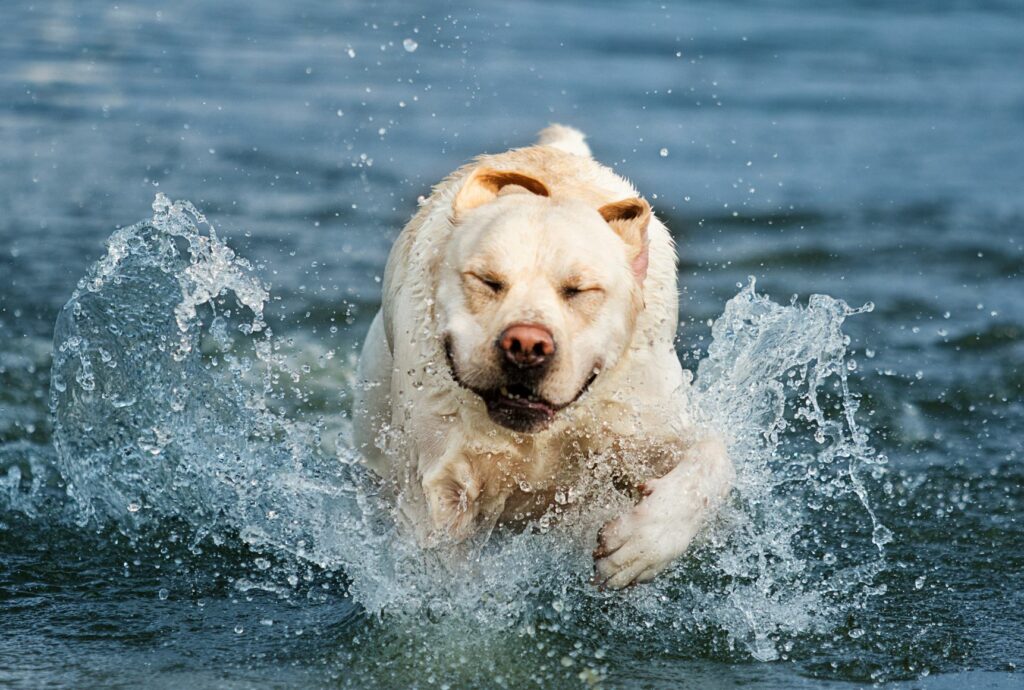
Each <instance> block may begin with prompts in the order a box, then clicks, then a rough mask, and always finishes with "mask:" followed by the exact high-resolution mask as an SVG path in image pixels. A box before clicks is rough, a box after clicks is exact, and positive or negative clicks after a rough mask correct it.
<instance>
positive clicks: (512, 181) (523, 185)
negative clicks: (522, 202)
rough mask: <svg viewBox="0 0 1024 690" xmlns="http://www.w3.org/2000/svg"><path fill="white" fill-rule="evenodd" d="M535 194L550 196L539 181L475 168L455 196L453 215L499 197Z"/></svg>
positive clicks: (519, 174)
mask: <svg viewBox="0 0 1024 690" xmlns="http://www.w3.org/2000/svg"><path fill="white" fill-rule="evenodd" d="M505 194H536V195H537V196H550V193H549V192H548V188H547V187H546V186H545V185H544V183H543V182H541V181H540V180H538V179H536V178H533V177H530V176H529V175H524V174H523V173H518V172H513V171H511V170H495V169H493V168H477V169H476V170H474V171H473V172H471V173H470V174H469V177H467V178H466V181H465V182H463V183H462V188H461V189H459V193H458V194H456V195H455V202H454V203H453V204H452V211H453V212H454V213H453V215H454V216H455V217H456V218H458V217H459V215H460V214H462V213H465V212H466V211H470V210H472V209H474V208H476V207H477V206H483V205H484V204H486V203H489V202H491V201H494V200H495V199H496V198H497V197H498V196H499V195H501V196H504V195H505Z"/></svg>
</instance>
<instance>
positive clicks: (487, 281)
mask: <svg viewBox="0 0 1024 690" xmlns="http://www.w3.org/2000/svg"><path fill="white" fill-rule="evenodd" d="M463 276H464V277H465V278H467V279H469V280H471V281H473V282H475V283H476V284H478V285H482V286H483V287H486V288H488V289H489V290H490V291H491V292H493V293H494V294H498V293H500V292H502V291H504V289H505V283H504V282H503V281H502V280H501V279H500V278H498V277H496V276H493V275H487V274H484V275H481V274H479V273H473V272H472V271H469V272H467V273H463Z"/></svg>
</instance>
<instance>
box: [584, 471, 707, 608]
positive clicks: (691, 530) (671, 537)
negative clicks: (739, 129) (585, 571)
mask: <svg viewBox="0 0 1024 690" xmlns="http://www.w3.org/2000/svg"><path fill="white" fill-rule="evenodd" d="M641 492H642V493H643V494H644V495H645V498H644V499H643V500H642V501H640V503H639V504H638V505H637V506H636V507H634V508H633V509H632V510H630V511H628V512H626V513H624V514H623V515H620V516H619V517H618V518H616V519H614V520H611V521H609V522H608V523H606V524H605V525H604V527H602V528H601V530H600V531H599V532H598V535H597V548H596V549H594V553H593V556H594V579H593V582H594V584H596V585H597V586H598V587H601V588H608V589H622V588H624V587H628V586H630V585H635V584H639V583H642V582H649V581H650V580H653V579H654V578H655V576H657V575H658V573H660V572H661V571H662V570H664V569H665V568H667V567H668V566H669V564H671V563H672V561H674V560H675V559H676V558H678V557H679V556H681V555H682V554H683V553H684V552H685V551H686V548H687V547H688V546H689V545H690V541H691V540H692V539H693V536H694V534H696V532H697V527H698V517H699V510H693V509H692V508H691V507H690V506H688V505H686V499H685V498H682V500H681V501H680V500H678V499H679V498H680V497H679V496H674V495H673V492H671V491H669V490H668V489H667V487H658V485H657V480H656V481H652V482H647V484H646V485H643V486H642V487H641ZM672 499H677V500H676V501H673V500H672Z"/></svg>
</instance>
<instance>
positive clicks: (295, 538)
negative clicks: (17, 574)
mask: <svg viewBox="0 0 1024 690" xmlns="http://www.w3.org/2000/svg"><path fill="white" fill-rule="evenodd" d="M269 297H270V291H269V288H268V287H267V286H266V285H264V284H263V283H262V282H261V280H260V279H259V277H258V276H257V275H256V272H255V270H254V268H253V266H252V265H251V264H249V263H248V262H247V261H245V260H244V259H242V258H240V257H238V256H237V255H236V254H235V253H234V252H233V251H232V250H231V249H230V248H229V247H228V246H227V244H225V243H224V242H223V241H222V240H221V239H220V238H219V237H218V236H217V234H216V232H215V230H214V229H213V228H212V227H211V226H210V225H209V223H208V222H207V221H206V219H205V218H204V217H203V216H202V214H201V213H199V212H198V211H197V210H196V209H195V208H194V207H193V206H192V205H191V204H189V203H187V202H175V203H173V204H172V203H170V201H169V200H168V199H167V198H166V197H164V196H163V195H160V196H158V197H157V200H156V202H155V203H154V215H153V218H152V219H151V220H148V221H144V222H142V223H139V224H137V225H133V226H131V227H128V228H124V229H121V230H118V231H117V232H115V233H114V234H113V235H112V236H111V237H110V239H109V241H108V243H107V254H106V256H105V257H104V258H103V259H101V260H100V261H99V262H97V263H96V264H95V265H94V266H93V267H92V268H91V270H90V271H89V273H88V275H87V276H86V277H85V278H84V279H83V280H82V281H81V282H80V283H79V285H78V288H77V289H76V290H75V292H74V294H73V295H72V297H71V299H70V300H69V302H68V303H67V305H66V306H65V307H64V309H63V310H62V311H61V314H60V316H59V318H58V321H57V326H56V330H55V334H54V364H53V373H52V386H51V391H52V399H51V409H52V412H53V416H54V420H55V433H54V437H55V444H56V448H57V453H58V457H59V467H60V471H61V474H62V475H63V477H64V480H65V482H66V484H67V490H68V494H69V495H70V496H71V497H72V498H73V499H74V502H75V504H76V505H77V506H78V517H79V521H80V523H81V524H83V525H85V524H89V523H109V522H113V523H115V524H117V525H119V526H120V528H121V529H122V530H123V531H125V532H126V533H128V534H130V535H134V536H140V535H144V534H145V533H146V530H148V529H151V528H153V526H154V525H159V524H161V523H162V522H164V521H167V520H175V521H179V522H184V523H186V524H187V525H189V527H190V530H191V538H192V540H193V543H194V544H200V543H203V542H204V541H212V542H213V543H214V544H216V543H222V542H223V541H224V540H230V539H240V540H242V541H243V542H245V543H246V544H248V545H249V546H250V547H251V548H253V549H255V550H257V551H262V552H266V553H268V554H273V555H274V556H276V557H278V558H281V559H285V560H288V559H292V560H295V561H301V562H312V563H316V564H318V565H320V566H322V567H324V568H329V569H332V570H341V571H343V572H344V573H345V575H346V577H347V579H348V582H349V584H348V590H349V594H350V595H351V596H352V597H354V598H355V599H356V600H357V601H358V602H359V603H360V604H361V605H362V606H363V607H364V608H365V609H366V610H367V611H369V612H371V613H375V614H379V615H389V616H404V617H405V619H406V621H407V622H409V621H416V625H433V624H434V623H436V622H437V621H440V620H446V621H449V624H450V621H451V620H453V619H455V620H469V621H473V622H475V623H476V624H479V625H480V626H483V627H484V628H486V629H495V630H502V629H507V628H508V627H509V626H516V628H517V629H519V630H529V629H532V627H533V626H535V625H555V626H561V629H568V628H572V627H580V628H584V629H587V630H591V629H592V630H601V631H605V630H607V629H609V627H610V629H611V630H612V632H611V633H610V634H611V635H619V636H622V637H623V639H628V640H633V641H635V640H637V639H644V637H645V636H649V635H657V636H658V637H657V639H658V641H659V644H662V645H675V646H676V647H677V648H680V649H685V648H687V647H692V646H693V645H694V640H698V639H700V640H703V639H710V640H712V641H715V640H719V641H721V640H724V642H722V643H721V645H722V646H723V647H724V648H725V649H726V650H727V652H728V650H736V649H738V650H740V651H741V652H742V653H744V654H750V655H752V656H753V657H755V658H758V659H774V658H777V657H778V656H779V654H780V649H784V648H785V645H787V644H790V642H789V640H790V639H791V638H792V637H794V636H799V635H804V634H807V633H815V632H821V631H825V630H828V629H829V628H830V627H832V626H834V625H835V624H836V622H837V621H838V620H840V619H841V618H842V615H843V612H844V611H846V610H848V609H849V608H850V607H851V606H857V605H859V602H861V601H862V600H863V598H864V597H866V596H869V595H870V594H871V593H873V592H875V591H877V590H873V589H872V586H871V583H872V581H873V577H874V575H875V574H876V573H877V572H878V570H879V569H880V568H881V567H882V566H883V564H884V552H883V548H884V544H885V542H886V541H887V539H888V538H889V537H888V533H887V531H886V529H885V528H884V526H882V525H881V524H879V523H878V521H877V519H876V517H875V515H874V512H873V510H872V507H871V502H870V497H871V496H872V492H873V489H872V486H873V483H874V482H877V480H878V479H879V478H880V477H881V472H882V471H883V469H884V463H885V459H884V458H883V457H880V456H878V455H876V454H875V453H874V452H873V451H872V449H871V447H870V444H869V441H868V437H867V435H866V433H865V432H864V431H863V430H861V429H860V428H859V426H858V425H857V423H856V412H857V398H856V396H855V395H854V394H852V393H851V391H850V388H849V381H848V376H849V373H850V372H851V371H852V370H853V369H854V365H853V362H852V360H850V359H848V358H847V356H846V348H847V346H848V339H847V338H846V337H845V336H844V334H843V332H842V325H843V322H844V320H845V319H846V318H847V317H849V316H851V315H853V314H857V313H859V312H861V311H865V310H866V309H860V310H855V309H851V308H849V307H848V306H847V305H846V304H844V303H843V302H842V301H840V300H835V299H832V298H830V297H827V296H822V295H816V296H813V297H812V298H811V300H810V302H809V304H808V305H807V306H800V305H796V304H791V305H789V306H780V305H777V304H775V303H773V302H772V301H770V300H769V299H767V298H766V297H764V296H761V295H758V294H757V293H756V292H755V289H754V283H753V280H751V282H750V284H749V285H747V286H746V287H745V288H743V289H742V290H741V291H740V292H739V294H738V295H737V296H736V297H734V298H733V299H732V300H730V301H729V303H728V304H727V305H726V309H725V312H724V314H723V315H722V316H721V317H720V318H719V319H718V320H717V322H716V323H715V326H714V329H713V332H712V335H713V343H712V345H711V347H710V348H709V352H708V356H707V358H706V359H705V360H704V361H703V362H701V364H700V367H699V369H698V374H697V378H696V383H695V386H694V387H693V390H692V395H693V396H694V398H695V402H694V404H695V405H696V407H697V408H698V409H700V410H701V411H702V413H703V414H704V417H705V420H704V421H705V423H707V424H710V425H713V426H716V427H718V428H720V429H728V430H729V435H728V442H729V447H730V453H731V454H732V457H733V458H734V460H735V462H736V465H737V471H738V480H737V487H736V490H735V492H734V496H733V497H732V498H731V500H730V502H729V504H728V505H727V506H726V507H725V508H724V509H723V510H722V511H721V512H720V514H719V515H718V516H717V517H716V519H715V520H713V521H712V524H710V525H709V526H708V528H707V529H706V530H705V531H704V534H703V536H702V538H701V540H700V543H699V544H698V546H697V547H696V548H695V550H694V553H693V557H692V558H688V559H684V561H683V562H682V563H680V564H679V565H678V566H677V567H676V568H675V569H674V570H672V571H671V572H670V573H668V574H667V575H666V576H664V577H662V578H660V579H659V580H658V581H657V582H656V583H654V584H652V585H650V586H645V587H639V588H635V589H634V590H631V591H629V592H626V593H621V594H606V593H600V592H597V591H595V590H594V589H593V588H592V587H590V586H589V585H588V582H587V580H588V578H589V575H590V569H591V565H592V564H591V561H590V556H589V550H590V547H591V544H592V540H593V536H594V534H595V533H596V531H597V529H598V527H600V525H602V524H603V523H604V522H605V521H606V520H608V519H610V518H611V517H613V516H614V515H615V514H616V513H617V512H618V511H621V510H624V509H626V508H627V507H628V506H629V502H628V499H627V498H626V497H624V496H619V495H617V494H612V495H608V494H607V490H606V489H605V488H604V487H605V486H606V484H604V483H602V482H600V481H599V478H598V479H596V480H595V481H594V482H593V485H592V486H589V487H584V488H583V491H584V492H585V491H598V490H601V491H605V495H604V496H603V500H601V501H586V500H577V501H575V502H568V503H566V504H564V505H559V506H556V509H555V511H554V513H558V515H557V516H556V515H555V514H554V513H553V514H552V515H551V516H549V517H557V518H558V519H557V520H543V521H542V522H541V524H540V525H538V526H537V529H535V530H533V531H530V532H524V533H519V534H504V533H500V534H494V535H489V537H481V538H480V539H478V540H476V541H475V542H473V543H471V544H468V545H466V546H464V547H462V553H460V554H459V557H458V558H452V557H451V555H452V554H450V553H441V552H428V553H424V552H421V551H420V550H419V549H417V548H416V547H415V546H413V545H411V544H408V543H407V542H406V541H405V540H404V539H402V538H401V537H400V536H399V535H398V534H397V532H396V530H395V527H394V523H393V521H392V519H391V514H390V511H389V507H388V506H387V505H386V504H385V503H384V502H383V501H382V500H380V499H379V498H378V495H377V490H376V486H375V484H374V480H373V478H372V477H370V476H368V474H367V473H366V472H365V471H364V470H363V469H362V466H361V464H360V463H359V458H358V456H357V454H356V453H355V452H354V451H352V450H351V449H350V448H349V447H348V446H347V445H345V444H344V443H341V444H339V445H338V446H337V447H336V448H334V449H332V450H331V451H327V450H325V448H326V447H327V446H325V444H323V443H322V442H321V441H322V436H323V433H324V429H325V428H326V425H327V424H328V423H327V422H318V423H307V422H303V421H299V420H298V419H296V418H295V417H294V415H289V414H287V413H286V412H285V411H283V410H286V409H287V405H286V404H285V403H286V398H287V396H288V394H289V393H288V391H289V390H291V391H294V390H297V389H300V388H301V386H303V385H317V384H318V383H319V384H320V385H324V384H323V382H317V381H315V380H312V379H313V378H314V377H315V376H317V374H316V372H315V371H313V372H306V371H304V370H303V369H302V368H301V367H296V366H294V364H292V363H291V358H290V354H289V346H288V341H287V340H285V339H282V338H278V337H276V336H275V335H274V333H273V332H272V329H271V328H270V327H269V326H268V324H267V322H266V320H265V318H264V307H265V305H266V303H267V301H268V299H269ZM16 479H17V477H15V478H14V479H9V483H12V482H14V481H15V480H16ZM12 486H13V483H12ZM273 576H274V574H273V573H272V572H270V573H267V578H268V582H269V579H272V578H273ZM236 586H238V587H239V588H242V589H244V588H247V587H259V586H267V587H270V586H276V585H273V583H269V584H268V583H267V582H264V583H259V582H253V581H251V580H248V579H246V580H244V581H243V580H240V581H239V582H238V583H237V585H236ZM410 625H411V623H410ZM413 627H414V626H413ZM715 644H718V643H717V642H715Z"/></svg>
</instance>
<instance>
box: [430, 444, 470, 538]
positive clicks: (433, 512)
mask: <svg viewBox="0 0 1024 690" xmlns="http://www.w3.org/2000/svg"><path fill="white" fill-rule="evenodd" d="M480 492H481V487H480V484H479V482H478V481H477V480H476V477H475V476H474V475H473V472H472V470H471V468H470V467H469V466H468V465H464V464H462V463H460V464H458V465H455V466H452V467H449V468H446V469H445V470H444V471H442V472H441V473H440V474H439V476H436V477H432V478H430V479H428V480H425V481H424V482H423V493H424V495H425V496H426V498H427V510H428V511H429V514H430V523H431V532H432V535H431V536H432V537H433V539H432V541H436V540H438V539H446V540H450V541H455V542H460V541H463V540H465V539H466V538H467V537H468V536H469V535H470V534H472V532H473V528H474V526H475V522H476V518H477V515H479V513H480V503H479V501H478V499H479V498H480Z"/></svg>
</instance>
